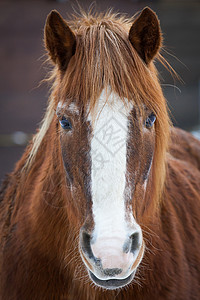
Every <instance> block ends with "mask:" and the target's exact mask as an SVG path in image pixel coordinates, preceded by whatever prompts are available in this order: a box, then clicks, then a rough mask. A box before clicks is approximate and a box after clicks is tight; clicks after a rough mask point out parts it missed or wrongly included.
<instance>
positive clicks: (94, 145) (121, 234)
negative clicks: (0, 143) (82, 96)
mask: <svg viewBox="0 0 200 300" xmlns="http://www.w3.org/2000/svg"><path fill="white" fill-rule="evenodd" d="M131 109H132V105H131V104H130V103H128V102H127V105H124V104H123V102H122V100H121V99H120V98H119V96H118V95H116V94H115V93H111V94H110V95H109V97H108V99H107V101H106V92H105V90H103V92H102V94H101V96H100V98H99V101H98V105H97V107H96V112H97V113H96V116H95V118H94V120H93V119H92V117H91V115H89V120H90V121H91V125H92V129H93V137H92V140H91V160H92V162H91V163H92V170H91V193H92V201H93V218H94V224H95V227H94V233H93V241H92V242H93V244H94V246H93V247H95V244H96V241H98V243H97V244H98V249H105V251H113V250H114V251H118V250H119V251H122V247H123V243H124V241H125V239H126V238H127V237H128V228H127V224H126V221H125V200H124V193H125V186H126V155H127V150H126V142H127V135H128V116H129V114H130V111H131ZM134 223H135V228H136V227H137V226H138V225H137V224H136V222H134ZM132 225H133V224H132ZM98 249H93V250H95V254H96V256H97V257H98V253H97V252H98ZM106 249H107V250H106ZM108 249H110V250H108ZM100 251H101V253H100V254H102V251H104V250H100ZM103 254H104V253H103Z"/></svg>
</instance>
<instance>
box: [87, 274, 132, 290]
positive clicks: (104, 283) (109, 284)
mask: <svg viewBox="0 0 200 300" xmlns="http://www.w3.org/2000/svg"><path fill="white" fill-rule="evenodd" d="M89 274H90V278H91V279H92V280H93V281H94V283H95V284H96V285H97V286H99V287H101V288H104V289H107V290H115V289H117V288H122V287H124V286H126V285H127V284H129V283H130V282H131V281H132V280H133V278H134V275H135V271H134V272H133V273H131V274H130V275H129V276H128V277H126V278H124V279H106V280H103V279H99V278H97V277H96V276H95V275H94V274H93V273H92V272H91V271H89Z"/></svg>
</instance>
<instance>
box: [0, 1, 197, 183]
mask: <svg viewBox="0 0 200 300" xmlns="http://www.w3.org/2000/svg"><path fill="white" fill-rule="evenodd" d="M91 2H92V1H79V3H80V4H81V6H82V7H84V8H85V9H88V7H89V5H90V4H91ZM146 5H148V6H150V7H151V8H152V9H154V10H155V11H156V13H157V15H158V16H159V19H160V22H161V27H162V30H163V34H164V39H165V45H166V46H167V49H168V51H170V53H172V54H173V55H175V56H176V57H177V58H178V59H179V60H180V61H181V62H180V61H179V60H177V59H176V58H174V57H173V56H169V55H168V54H165V57H166V58H167V59H168V61H169V62H170V63H171V64H172V66H173V67H174V68H175V70H176V71H177V72H178V73H179V75H180V76H181V77H182V79H183V81H184V84H181V83H180V82H175V84H176V86H177V87H178V88H179V89H180V90H181V92H180V91H179V90H178V89H177V88H174V87H173V86H170V85H173V84H174V82H173V79H172V78H171V76H170V75H169V74H167V73H166V71H164V70H163V68H161V66H159V65H158V68H159V70H160V72H161V75H162V77H163V84H164V85H163V89H164V93H165V95H166V97H167V99H168V102H169V107H170V109H171V112H172V115H173V116H174V117H173V121H174V123H175V124H176V125H178V126H180V127H183V128H186V129H190V128H192V127H193V126H195V125H198V122H199V118H200V117H199V104H198V102H200V99H199V87H198V86H199V81H200V71H199V70H200V54H199V53H200V38H199V32H200V2H199V1H190V0H188V1H186V0H185V1H176V0H174V1H170V0H168V1H167V0H160V1H159V0H157V1H153V0H152V1H134V0H129V1H128V0H121V1H120V0H109V1H104V0H102V1H96V8H97V10H98V11H99V10H107V9H108V8H110V7H113V8H114V10H115V11H116V10H117V11H119V12H123V13H127V14H128V16H132V15H133V14H135V13H136V12H137V11H138V10H140V9H142V8H143V7H145V6H146ZM73 6H74V7H76V8H77V4H76V1H62V2H61V1H60V2H56V1H47V0H46V1H45V0H40V1H37V0H32V1H31V0H30V1H28V0H27V1H21V0H18V1H17V0H15V1H14V0H13V1H11V0H7V1H3V0H0V43H1V44H0V45H1V47H0V179H2V178H3V176H4V174H5V173H7V172H10V171H11V170H12V169H13V167H14V163H15V162H16V160H18V159H19V158H20V156H21V154H22V152H23V150H24V146H17V145H15V144H14V143H13V141H12V139H11V138H12V134H13V133H14V132H16V131H23V132H25V133H30V134H31V133H34V131H35V129H36V127H38V124H39V122H40V121H41V119H42V116H43V114H44V110H45V107H46V102H47V99H48V87H47V86H45V85H41V86H40V87H38V84H39V82H40V81H41V79H43V78H44V76H45V74H46V73H47V71H48V68H47V67H46V66H44V65H43V62H44V60H45V58H44V56H43V55H44V53H45V51H44V47H43V28H44V23H45V19H46V16H47V14H48V13H49V12H50V11H51V10H52V9H57V10H58V11H59V12H60V13H61V14H62V15H63V17H66V16H67V13H71V12H72V11H73V9H72V7H73Z"/></svg>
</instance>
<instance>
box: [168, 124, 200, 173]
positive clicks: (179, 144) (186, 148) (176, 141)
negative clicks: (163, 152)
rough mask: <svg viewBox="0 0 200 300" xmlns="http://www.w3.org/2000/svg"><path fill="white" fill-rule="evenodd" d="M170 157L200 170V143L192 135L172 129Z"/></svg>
mask: <svg viewBox="0 0 200 300" xmlns="http://www.w3.org/2000/svg"><path fill="white" fill-rule="evenodd" d="M169 152H170V155H171V156H172V157H173V158H175V159H178V160H180V161H182V162H184V163H188V164H190V167H191V168H192V166H193V167H194V168H197V169H198V170H200V141H199V140H197V139H196V138H195V137H194V136H193V135H192V134H191V133H189V132H186V131H184V130H182V129H179V128H175V127H174V128H172V130H171V142H170V148H169Z"/></svg>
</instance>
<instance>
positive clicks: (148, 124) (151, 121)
mask: <svg viewBox="0 0 200 300" xmlns="http://www.w3.org/2000/svg"><path fill="white" fill-rule="evenodd" d="M155 120H156V116H155V114H154V113H151V114H150V115H149V116H148V118H147V119H146V121H145V126H146V128H151V127H152V126H153V124H154V122H155Z"/></svg>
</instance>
